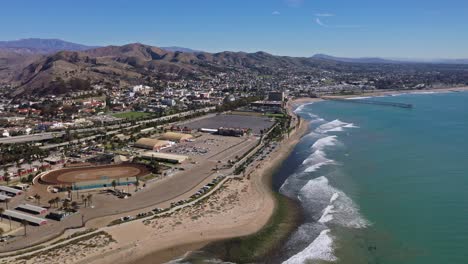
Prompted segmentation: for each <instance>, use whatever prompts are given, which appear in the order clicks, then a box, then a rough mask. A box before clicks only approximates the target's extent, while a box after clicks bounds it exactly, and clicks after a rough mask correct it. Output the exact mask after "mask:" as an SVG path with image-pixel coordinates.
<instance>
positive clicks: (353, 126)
mask: <svg viewBox="0 0 468 264" xmlns="http://www.w3.org/2000/svg"><path fill="white" fill-rule="evenodd" d="M344 128H359V127H358V126H356V125H354V124H353V123H350V124H347V125H346V126H344Z"/></svg>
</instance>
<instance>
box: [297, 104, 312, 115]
mask: <svg viewBox="0 0 468 264" xmlns="http://www.w3.org/2000/svg"><path fill="white" fill-rule="evenodd" d="M313 103H314V102H311V103H307V104H302V105H300V106H299V107H298V108H296V110H294V113H300V112H302V110H304V107H306V106H307V105H311V104H313Z"/></svg>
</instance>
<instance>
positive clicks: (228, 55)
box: [0, 39, 468, 96]
mask: <svg viewBox="0 0 468 264" xmlns="http://www.w3.org/2000/svg"><path fill="white" fill-rule="evenodd" d="M444 62H445V63H467V64H468V60H445V61H444ZM402 63H404V64H409V63H410V61H402V60H391V59H382V58H356V59H353V58H339V57H332V56H328V55H323V54H319V55H314V56H312V57H310V58H305V57H288V56H275V55H271V54H268V53H266V52H255V53H246V52H230V51H225V52H219V53H208V52H203V51H197V50H192V49H187V48H182V47H163V48H159V47H153V46H148V45H144V44H140V43H133V44H128V45H123V46H106V47H93V46H86V45H81V44H75V43H71V42H66V41H62V40H57V39H24V40H18V41H1V42H0V84H2V83H3V84H13V85H14V86H16V87H18V88H17V89H16V91H15V92H14V94H13V95H17V96H22V95H29V94H42V95H44V94H63V93H66V92H68V91H70V90H69V89H68V88H67V83H68V82H69V81H71V80H74V79H81V80H89V81H90V82H91V83H103V84H105V83H107V84H119V85H132V84H141V83H142V81H143V80H144V81H145V82H147V83H151V82H152V81H154V80H164V79H165V80H173V79H174V80H175V79H177V78H207V77H209V76H215V75H216V74H218V73H224V72H232V71H236V70H239V71H252V72H257V73H259V74H261V75H262V74H266V75H268V74H274V73H275V72H277V71H279V70H280V71H307V72H311V71H314V70H317V71H322V70H324V69H327V70H330V71H334V70H337V71H350V70H351V71H354V70H359V68H362V67H367V66H366V65H367V64H376V65H378V64H380V65H381V66H378V67H377V68H379V69H382V68H385V67H393V66H392V64H402ZM432 63H434V62H432ZM371 66H372V65H371ZM372 67H374V66H372ZM374 68H375V67H374Z"/></svg>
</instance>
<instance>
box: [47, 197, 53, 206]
mask: <svg viewBox="0 0 468 264" xmlns="http://www.w3.org/2000/svg"><path fill="white" fill-rule="evenodd" d="M47 203H49V206H50V208H52V206H53V205H54V204H55V199H53V198H52V199H50V200H49V201H48V202H47Z"/></svg>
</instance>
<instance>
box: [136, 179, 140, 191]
mask: <svg viewBox="0 0 468 264" xmlns="http://www.w3.org/2000/svg"><path fill="white" fill-rule="evenodd" d="M139 185H140V181H139V180H138V178H137V180H136V182H135V192H136V191H137V190H138V186H139Z"/></svg>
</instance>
